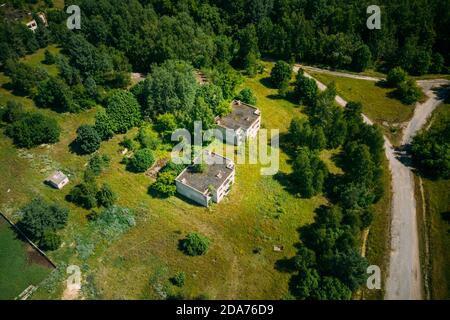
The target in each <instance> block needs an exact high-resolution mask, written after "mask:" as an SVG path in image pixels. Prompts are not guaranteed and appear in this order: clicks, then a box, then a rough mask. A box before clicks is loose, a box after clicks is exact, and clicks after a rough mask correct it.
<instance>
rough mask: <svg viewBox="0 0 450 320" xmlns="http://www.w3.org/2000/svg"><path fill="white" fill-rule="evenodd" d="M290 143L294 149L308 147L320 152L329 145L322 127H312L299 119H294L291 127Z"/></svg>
mask: <svg viewBox="0 0 450 320" xmlns="http://www.w3.org/2000/svg"><path fill="white" fill-rule="evenodd" d="M289 141H290V143H291V144H292V145H293V147H294V149H296V148H299V147H308V148H309V149H311V150H319V151H320V150H322V149H323V148H325V146H326V143H327V141H326V137H325V134H324V132H323V129H322V128H321V127H319V126H316V127H311V125H310V124H309V122H308V121H307V120H305V119H302V118H298V117H296V118H294V119H292V121H291V124H290V126H289Z"/></svg>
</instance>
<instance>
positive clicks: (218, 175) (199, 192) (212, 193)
mask: <svg viewBox="0 0 450 320" xmlns="http://www.w3.org/2000/svg"><path fill="white" fill-rule="evenodd" d="M203 161H204V163H205V168H204V170H203V171H201V172H199V171H198V170H195V165H191V166H189V167H187V168H186V169H184V170H183V171H182V172H181V173H180V174H179V175H178V177H176V178H175V184H176V186H177V192H178V193H180V194H181V195H183V196H185V197H186V198H189V199H191V200H192V201H194V202H197V203H198V204H200V205H202V206H205V207H208V206H209V205H210V204H211V201H214V202H216V203H219V202H220V201H222V199H223V198H224V197H225V196H226V195H227V194H228V193H229V192H230V190H231V186H232V185H233V183H234V175H235V166H234V162H233V161H232V160H230V159H228V158H225V157H222V156H221V155H218V154H216V153H214V152H210V151H208V150H205V151H203ZM194 163H197V161H194Z"/></svg>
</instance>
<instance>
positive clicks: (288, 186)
mask: <svg viewBox="0 0 450 320" xmlns="http://www.w3.org/2000/svg"><path fill="white" fill-rule="evenodd" d="M273 178H274V179H275V180H276V181H278V183H280V184H281V186H282V187H283V189H284V190H285V191H287V192H289V193H290V194H292V195H297V194H298V192H297V188H296V187H295V185H294V184H293V183H292V179H291V177H290V175H289V174H287V173H285V172H281V171H278V173H277V174H275V175H274V176H273Z"/></svg>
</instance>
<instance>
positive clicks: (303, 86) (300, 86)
mask: <svg viewBox="0 0 450 320" xmlns="http://www.w3.org/2000/svg"><path fill="white" fill-rule="evenodd" d="M294 92H295V94H296V95H297V97H298V99H299V102H300V103H301V104H304V105H306V106H312V105H314V103H315V102H316V99H317V95H318V92H319V89H318V88H317V84H316V82H315V81H314V80H313V79H310V78H307V77H305V76H304V75H303V73H302V72H299V73H298V75H297V80H296V83H295V91H294Z"/></svg>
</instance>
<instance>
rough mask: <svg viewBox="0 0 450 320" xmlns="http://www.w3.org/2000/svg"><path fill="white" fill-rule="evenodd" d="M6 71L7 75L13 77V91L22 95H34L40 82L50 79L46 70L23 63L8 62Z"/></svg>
mask: <svg viewBox="0 0 450 320" xmlns="http://www.w3.org/2000/svg"><path fill="white" fill-rule="evenodd" d="M5 69H6V70H5V73H6V75H8V76H10V77H11V87H12V89H13V90H14V92H15V93H17V94H20V95H30V94H32V93H33V89H34V88H35V87H36V85H37V84H38V83H39V81H42V80H44V79H46V78H47V77H48V74H47V72H45V70H43V69H40V68H34V67H31V66H29V65H27V64H25V63H21V62H13V61H8V62H7V64H6V66H5Z"/></svg>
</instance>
